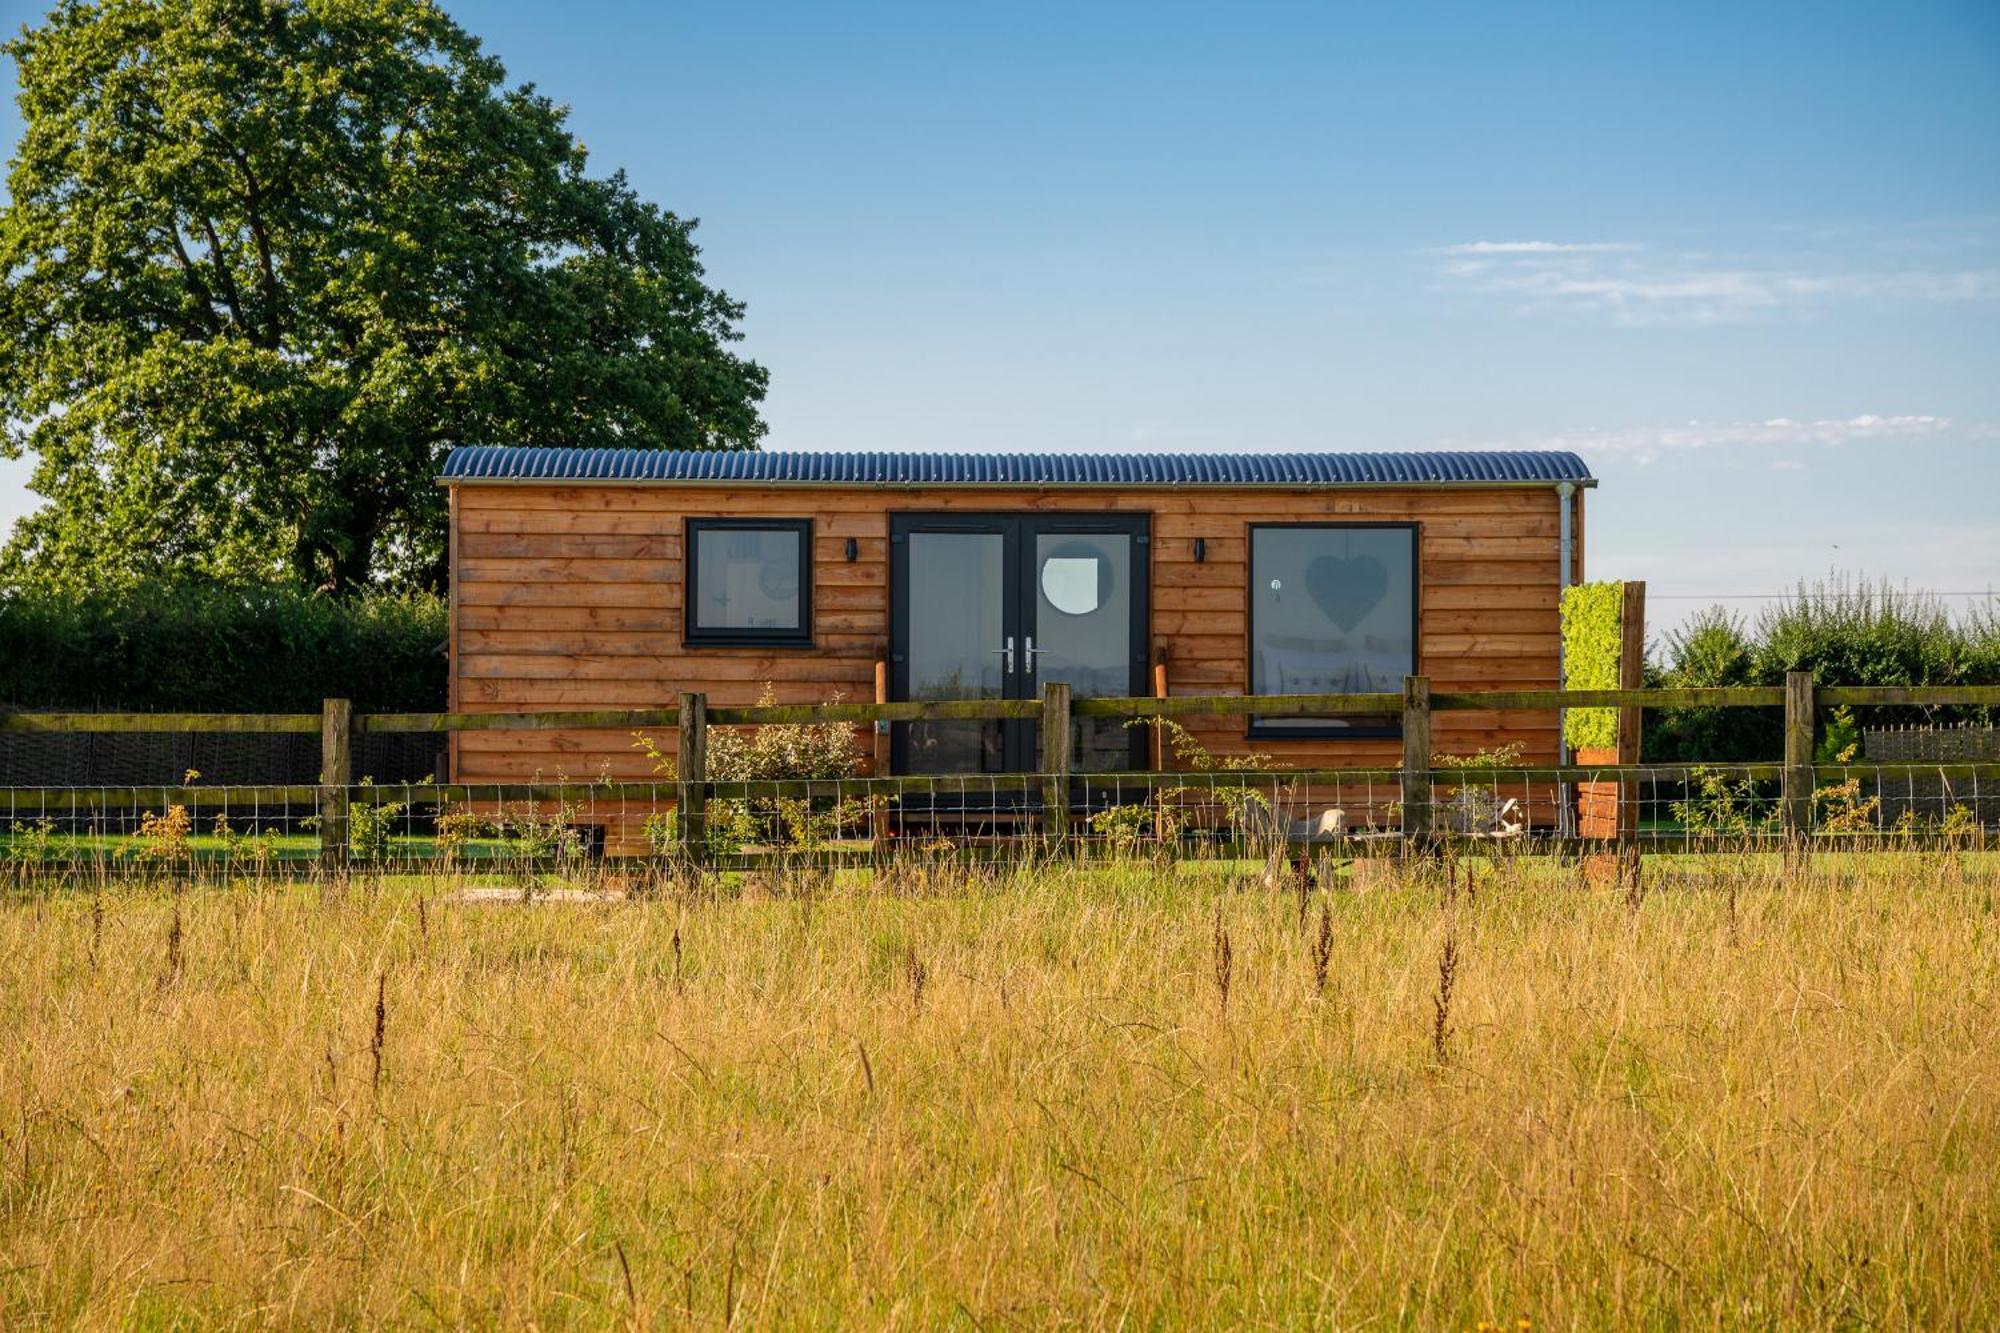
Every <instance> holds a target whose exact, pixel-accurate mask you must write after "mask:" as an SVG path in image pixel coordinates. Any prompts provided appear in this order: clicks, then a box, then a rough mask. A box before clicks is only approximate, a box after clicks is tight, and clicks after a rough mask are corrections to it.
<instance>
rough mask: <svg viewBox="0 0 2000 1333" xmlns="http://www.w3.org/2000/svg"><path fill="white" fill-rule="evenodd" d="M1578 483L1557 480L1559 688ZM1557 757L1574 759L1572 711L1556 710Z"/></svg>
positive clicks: (1564, 803)
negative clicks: (1570, 740)
mask: <svg viewBox="0 0 2000 1333" xmlns="http://www.w3.org/2000/svg"><path fill="white" fill-rule="evenodd" d="M1575 509H1576V484H1575V483H1574V482H1568V481H1561V482H1557V483H1556V511H1557V514H1558V519H1557V522H1558V524H1559V526H1558V528H1557V532H1558V533H1559V536H1558V537H1557V540H1556V550H1557V558H1558V559H1559V560H1561V562H1562V564H1561V567H1560V568H1559V569H1558V570H1557V571H1556V610H1557V617H1556V688H1557V689H1561V688H1563V683H1564V682H1565V681H1566V680H1567V679H1568V676H1567V675H1565V674H1564V668H1565V665H1566V664H1565V661H1564V656H1565V653H1566V651H1567V645H1566V644H1565V643H1564V642H1563V636H1562V616H1561V610H1562V595H1563V593H1565V592H1567V591H1569V586H1570V574H1571V571H1572V570H1574V569H1575V568H1576V558H1575V554H1576V525H1575V519H1574V517H1573V516H1574V513H1575ZM1556 757H1557V759H1558V761H1559V762H1561V763H1562V764H1563V765H1564V766H1565V767H1567V766H1568V765H1569V763H1570V762H1571V755H1570V748H1569V710H1568V709H1566V708H1559V709H1557V710H1556ZM1570 798H1571V792H1570V784H1569V783H1567V782H1565V783H1562V784H1560V785H1559V786H1558V787H1557V789H1556V831H1557V832H1558V833H1560V834H1561V835H1562V836H1564V837H1566V838H1567V837H1574V836H1575V834H1576V809H1575V806H1574V804H1573V803H1572V801H1571V799H1570Z"/></svg>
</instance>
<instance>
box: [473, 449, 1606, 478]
mask: <svg viewBox="0 0 2000 1333" xmlns="http://www.w3.org/2000/svg"><path fill="white" fill-rule="evenodd" d="M439 480H440V481H442V482H445V483H447V484H451V483H459V482H617V483H629V484H647V483H651V484H656V485H658V484H669V485H717V484H725V485H726V484H736V485H747V486H764V485H772V486H782V485H799V486H1190V487H1199V486H1218V487H1235V486H1276V487H1311V486H1532V485H1551V484H1554V483H1556V482H1563V481H1568V482H1575V483H1576V484H1578V485H1580V486H1593V485H1595V484H1596V481H1595V479H1594V478H1592V477H1591V475H1590V469H1589V468H1587V467H1585V466H1584V463H1583V460H1582V459H1581V458H1579V457H1577V456H1576V455H1575V454H1573V453H1558V452H1554V451H1542V450H1467V451H1461V452H1453V453H1442V452H1441V453H1339V454H1251V453H1243V454H951V453H796V452H791V453H775V452H774V453H766V452H763V451H749V450H744V451H731V452H704V451H697V450H688V449H544V448H535V447H531V446H519V445H504V446H503V445H469V446H464V447H461V448H457V449H453V450H452V451H451V454H450V456H449V457H447V458H446V459H445V463H444V471H443V473H442V474H441V476H440V478H439Z"/></svg>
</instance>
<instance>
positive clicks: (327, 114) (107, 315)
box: [0, 0, 766, 590]
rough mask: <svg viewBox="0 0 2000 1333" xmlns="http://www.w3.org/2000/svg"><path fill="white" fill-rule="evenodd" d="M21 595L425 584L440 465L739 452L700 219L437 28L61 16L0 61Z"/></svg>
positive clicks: (436, 520) (745, 437) (727, 321)
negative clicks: (653, 198)
mask: <svg viewBox="0 0 2000 1333" xmlns="http://www.w3.org/2000/svg"><path fill="white" fill-rule="evenodd" d="M4 49H5V50H6V51H7V52H8V53H9V54H10V55H12V56H13V57H14V59H15V61H16V63H17V66H18V70H19V87H20V106H21V111H22V115H23V120H24V122H25V126H26V128H25V133H24V135H23V138H22V140H21V142H20V144H19V145H18V147H17V149H16V152H15V155H14V157H13V160H12V163H11V167H10V173H9V176H8V189H9V194H10V198H9V200H8V202H7V204H6V206H5V210H4V213H0V278H3V279H4V284H3V285H0V416H3V417H4V419H5V422H6V443H5V448H6V450H7V451H8V452H9V453H11V454H14V455H17V456H18V455H19V454H21V453H22V452H24V451H25V452H31V453H32V454H33V455H34V456H35V460H36V461H35V468H34V474H33V481H32V485H33V487H34V489H35V490H36V491H37V492H39V493H40V494H41V495H42V496H44V497H46V500H47V503H46V504H45V505H44V506H43V507H42V508H41V509H40V510H39V511H37V512H35V513H33V514H31V515H29V516H28V517H27V518H25V519H23V520H22V521H21V522H20V524H19V525H18V526H17V528H16V531H15V534H14V537H13V539H12V541H11V543H10V544H9V546H8V548H7V550H6V553H5V561H6V564H7V566H8V571H9V573H10V575H11V576H12V577H14V578H16V579H38V580H41V581H44V582H48V583H55V584H80V583H91V584H103V583H115V582H118V581H120V580H125V579H137V578H145V577H155V576H162V575H164V576H170V577H188V576H194V577H204V578H219V579H230V580H242V579H256V580H263V581H286V582H297V583H301V584H304V585H307V586H314V587H327V588H332V589H337V590H346V589H352V588H355V587H357V586H360V585H363V584H366V583H368V582H370V581H375V580H381V579H384V578H392V579H400V580H405V581H410V582H418V583H432V584H435V583H436V581H437V579H438V577H439V575H440V572H441V570H442V562H443V544H444V527H443V498H442V496H441V495H440V494H439V491H438V488H437V486H436V485H435V484H434V478H435V475H436V471H437V465H438V463H439V461H440V460H441V458H442V456H443V454H444V452H445V451H446V450H447V449H449V448H450V447H451V446H452V445H454V444H459V443H532V444H538V445H549V446H584V445H621V446H641V447H646V446H671V447H678V448H741V447H750V446H754V444H755V443H756V441H757V439H758V438H759V436H760V435H761V434H762V433H763V423H762V421H761V419H760V417H759V413H758V406H759V403H760V402H761V400H762V398H763V394H764V387H765V379H766V377H765V372H764V370H763V369H762V368H761V367H760V366H758V365H756V364H755V363H754V362H751V361H749V360H746V359H744V358H742V357H741V356H739V355H737V354H736V353H735V352H734V351H732V349H731V344H732V343H734V342H735V341H737V340H738V339H739V338H740V336H741V335H740V333H739V330H738V324H739V322H740V320H741V318H742V314H743V309H742V306H741V305H740V304H738V303H737V302H734V301H732V300H730V299H729V297H728V296H727V295H725V294H724V293H722V292H721V291H719V290H716V289H714V288H712V287H710V286H708V285H706V284H705V282H704V281H703V271H702V267H701V265H700V263H699V260H698V251H697V249H696V247H695V245H694V243H693V240H692V237H691V233H692V231H693V229H694V225H695V224H694V222H693V221H691V220H688V219H683V218H679V217H677V216H675V215H674V214H672V213H670V212H667V211H664V210H662V209H661V208H659V207H657V206H655V205H653V204H651V203H648V202H646V201H645V200H643V199H641V198H640V197H639V196H638V195H637V194H636V193H635V192H634V191H633V189H632V188H631V187H630V185H629V184H628V183H627V182H626V180H625V178H624V177H623V175H622V174H613V175H610V176H593V175H591V174H590V173H589V172H588V170H587V169H586V159H585V152H584V149H583V147H582V145H581V144H579V143H578V142H577V140H576V138H575V137H574V136H573V135H572V134H571V133H570V131H569V129H568V128H567V125H566V123H565V118H566V112H565V109H564V108H562V107H559V106H557V105H555V104H554V103H552V102H551V101H550V100H549V99H547V98H546V97H543V96H541V95H539V94H538V93H537V92H536V91H535V90H534V89H533V87H531V86H519V87H510V86H507V84H506V83H505V78H506V76H505V71H504V70H503V69H502V67H501V65H500V63H499V62H498V61H497V60H495V59H494V58H492V57H491V56H489V55H486V54H485V53H483V52H482V50H481V48H480V44H479V42H478V41H477V40H476V39H475V38H473V37H472V36H471V35H469V34H468V33H466V32H465V31H464V30H463V29H461V28H460V27H459V26H458V25H457V24H455V23H454V22H453V21H452V20H451V18H450V17H449V16H447V15H446V14H445V13H444V12H443V11H442V10H440V9H439V8H437V7H436V6H435V5H432V4H429V3H424V2H423V0H66V3H63V4H61V5H60V6H59V7H58V8H56V9H55V10H54V11H53V12H52V13H50V14H49V15H48V16H47V18H46V19H45V20H44V21H43V22H42V23H41V24H40V25H39V26H36V27H33V28H29V29H25V30H23V31H22V32H21V34H20V35H19V36H18V37H16V38H15V39H14V40H12V41H10V42H8V43H6V44H5V48H4Z"/></svg>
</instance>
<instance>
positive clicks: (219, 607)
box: [0, 583, 449, 713]
mask: <svg viewBox="0 0 2000 1333" xmlns="http://www.w3.org/2000/svg"><path fill="white" fill-rule="evenodd" d="M448 623H449V618H448V615H447V609H446V605H445V602H444V599H443V598H441V597H436V596H433V595H430V594H425V593H411V594H407V595H405V594H390V593H371V594H368V595H366V596H362V597H358V598H351V599H346V600H342V599H337V598H333V597H328V596H323V595H319V594H312V593H304V592H297V591H293V590H290V589H285V588H275V587H219V586H212V585H206V584H162V583H152V584H141V585H139V586H138V587H135V588H131V589H125V590H120V591H105V592H84V593H63V592H45V591H30V590H25V589H16V590H12V591H8V592H5V593H0V704H5V705H9V706H12V707H17V708H50V709H78V710H119V709H123V710H129V711H135V712H149V711H150V712H231V713H236V712H241V713H305V712H317V711H318V710H319V707H320V701H321V700H322V699H325V698H329V697H334V698H348V699H352V700H353V701H354V706H355V708H356V709H358V710H360V711H362V712H428V711H431V710H434V709H439V708H442V707H443V706H444V701H445V657H444V653H443V651H442V650H443V648H444V644H445V637H446V634H447V626H448Z"/></svg>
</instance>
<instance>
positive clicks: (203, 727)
mask: <svg viewBox="0 0 2000 1333" xmlns="http://www.w3.org/2000/svg"><path fill="white" fill-rule="evenodd" d="M1813 695H1814V699H1815V702H1816V703H1818V704H1821V705H1825V706H1827V707H1839V706H1843V705H1845V706H1849V707H1883V706H1898V707H1917V708H1928V707H1989V708H1990V707H2000V685H1816V686H1815V687H1814V690H1813ZM1785 698H1786V695H1785V687H1784V686H1763V685H1756V686H1728V687H1722V688H1705V689H1647V690H1475V691H1432V692H1431V694H1430V711H1431V712H1433V713H1443V712H1466V711H1502V710H1504V711H1508V712H1532V711H1541V710H1556V709H1564V708H1656V709H1657V708H1782V707H1784V705H1785ZM1043 707H1044V701H1043V700H1040V699H945V700H930V699H920V700H906V701H901V702H895V703H866V704H864V703H852V704H797V705H791V704H778V705H758V706H750V707H717V706H711V707H710V708H709V709H708V723H709V725H710V726H715V727H736V726H782V725H789V724H800V723H810V722H940V721H988V720H994V719H1002V718H1016V719H1039V718H1040V717H1041V716H1042V710H1043ZM1403 707H1404V695H1403V694H1401V693H1396V694H1283V695H1279V694H1272V695H1241V694H1202V695H1195V694H1182V695H1174V696H1172V697H1171V698H1165V699H1157V698H1151V697H1140V698H1099V699H1073V700H1071V702H1070V714H1071V716H1073V717H1128V718H1147V717H1190V716H1194V717H1247V716H1251V715H1257V714H1284V715H1286V716H1292V717H1324V716H1337V715H1348V716H1352V715H1357V714H1374V715H1383V716H1393V715H1395V714H1398V713H1401V712H1402V711H1403ZM323 721H324V718H323V714H321V713H69V712H63V713H43V712H0V732H5V731H26V732H89V731H95V732H161V731H169V732H252V733H255V732H304V733H313V732H318V731H320V730H321V727H322V724H323ZM679 721H680V711H679V709H678V708H632V709H592V710H584V711H571V712H534V713H517V712H509V713H355V714H354V715H353V729H354V731H356V732H376V733H383V732H447V731H543V730H564V731H573V730H616V731H644V730H649V729H650V730H672V729H673V728H674V727H675V726H676V725H678V723H679Z"/></svg>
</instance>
